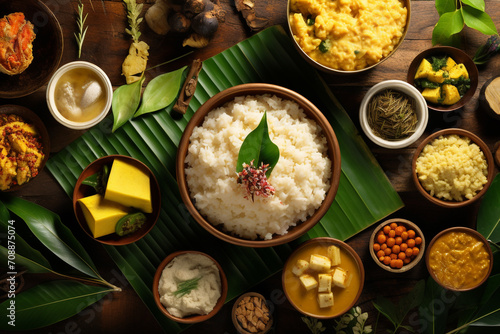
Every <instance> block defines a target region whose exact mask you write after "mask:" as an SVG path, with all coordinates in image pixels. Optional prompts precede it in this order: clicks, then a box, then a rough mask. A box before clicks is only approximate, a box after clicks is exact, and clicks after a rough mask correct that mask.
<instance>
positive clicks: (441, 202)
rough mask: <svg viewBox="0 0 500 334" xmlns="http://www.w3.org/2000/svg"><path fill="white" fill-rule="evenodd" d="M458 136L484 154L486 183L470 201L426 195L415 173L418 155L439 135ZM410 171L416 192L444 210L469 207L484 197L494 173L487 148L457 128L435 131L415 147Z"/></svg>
mask: <svg viewBox="0 0 500 334" xmlns="http://www.w3.org/2000/svg"><path fill="white" fill-rule="evenodd" d="M453 134H455V135H459V136H462V137H469V138H470V139H471V141H472V142H473V143H475V144H477V145H478V146H479V148H480V149H481V151H483V153H484V157H485V159H486V162H487V163H488V176H487V179H488V182H487V183H486V184H485V185H484V186H483V189H482V190H481V191H479V192H478V193H477V194H476V196H474V197H473V198H472V199H466V200H464V201H461V202H459V201H447V200H443V199H439V198H437V197H434V196H431V194H430V193H428V192H427V191H426V190H425V189H424V187H423V186H422V184H421V183H420V181H419V180H418V175H417V172H416V164H417V158H418V157H419V156H420V153H421V152H422V150H423V149H424V147H425V145H427V144H429V143H430V142H431V141H432V140H433V139H435V138H437V137H439V136H441V135H453ZM411 169H412V177H413V182H414V183H415V186H416V187H417V189H418V191H419V192H420V193H421V194H422V195H423V196H424V197H425V198H426V199H428V200H429V201H430V202H432V203H434V204H437V205H439V206H442V207H445V208H459V207H463V206H466V205H469V204H471V203H474V202H475V201H477V200H478V199H479V198H481V196H483V195H484V193H485V192H486V190H488V187H489V186H490V184H491V182H492V181H493V176H494V171H495V163H494V160H493V155H492V154H491V151H490V150H489V148H488V146H487V145H486V144H485V142H483V141H482V140H481V139H480V138H479V137H478V136H476V135H475V134H473V133H472V132H470V131H467V130H463V129H457V128H451V129H444V130H441V131H437V132H435V133H433V134H431V135H430V136H428V137H427V138H425V139H424V140H423V141H422V142H421V143H420V145H419V146H418V147H417V149H416V151H415V153H414V154H413V159H412V163H411Z"/></svg>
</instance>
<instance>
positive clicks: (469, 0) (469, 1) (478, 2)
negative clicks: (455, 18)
mask: <svg viewBox="0 0 500 334" xmlns="http://www.w3.org/2000/svg"><path fill="white" fill-rule="evenodd" d="M461 1H462V2H463V3H464V4H466V5H469V6H471V7H473V8H475V9H477V10H480V11H482V12H484V10H485V9H486V5H485V3H484V0H461Z"/></svg>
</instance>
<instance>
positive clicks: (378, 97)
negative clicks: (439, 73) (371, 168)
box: [359, 80, 428, 149]
mask: <svg viewBox="0 0 500 334" xmlns="http://www.w3.org/2000/svg"><path fill="white" fill-rule="evenodd" d="M427 121H428V110H427V102H426V101H425V99H424V98H423V96H422V94H420V92H419V91H418V90H417V89H416V88H415V87H413V86H412V85H410V84H408V83H406V82H404V81H400V80H386V81H382V82H380V83H378V84H376V85H375V86H373V87H372V88H370V89H369V90H368V92H367V93H366V95H365V96H364V98H363V100H362V101H361V106H360V108H359V122H360V124H361V128H362V129H363V131H364V133H365V135H366V136H367V137H368V138H369V139H370V140H371V141H372V142H374V143H375V144H377V145H379V146H382V147H385V148H391V149H398V148H403V147H407V146H409V145H411V144H413V143H414V142H415V141H416V140H417V139H418V138H420V136H421V135H422V134H423V133H424V130H425V128H426V126H427Z"/></svg>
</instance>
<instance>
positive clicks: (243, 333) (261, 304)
mask: <svg viewBox="0 0 500 334" xmlns="http://www.w3.org/2000/svg"><path fill="white" fill-rule="evenodd" d="M254 300H256V301H257V303H255V302H254ZM246 303H250V304H252V306H253V307H258V308H259V309H260V310H262V311H263V313H265V312H267V313H266V314H268V316H267V315H266V317H267V318H266V319H264V321H266V320H267V322H265V323H264V321H261V322H262V327H263V328H257V331H251V330H250V328H248V326H246V328H244V327H243V326H245V325H244V324H242V322H241V321H240V320H239V319H240V315H241V314H242V313H239V312H240V311H238V309H239V308H240V310H242V309H243V305H244V304H246ZM266 308H267V311H266ZM248 309H249V308H246V310H248ZM251 312H255V309H252V310H251ZM259 316H261V317H263V316H262V315H260V314H257V317H259ZM231 318H232V320H233V324H234V327H235V328H236V330H237V331H238V333H240V334H252V333H253V334H265V333H267V332H269V330H270V329H271V326H272V325H273V317H272V315H271V313H270V309H269V306H268V305H267V302H266V298H264V296H262V295H261V294H259V293H257V292H247V293H244V294H242V295H241V296H240V297H239V298H238V299H237V300H236V301H235V302H234V305H233V310H232V313H231ZM243 321H246V319H245V320H243ZM257 323H258V322H257ZM250 325H252V324H250Z"/></svg>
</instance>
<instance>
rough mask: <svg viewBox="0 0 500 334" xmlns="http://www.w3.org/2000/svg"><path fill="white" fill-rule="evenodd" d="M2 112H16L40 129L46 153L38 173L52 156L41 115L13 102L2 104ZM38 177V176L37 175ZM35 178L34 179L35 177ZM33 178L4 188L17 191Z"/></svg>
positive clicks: (8, 113)
mask: <svg viewBox="0 0 500 334" xmlns="http://www.w3.org/2000/svg"><path fill="white" fill-rule="evenodd" d="M0 114H7V115H10V114H14V115H18V116H20V117H22V118H23V119H24V121H25V122H26V123H29V124H33V125H34V126H35V128H36V129H37V130H38V132H39V134H40V137H41V142H42V146H43V147H42V151H43V154H44V155H45V157H44V159H43V160H42V163H41V165H40V167H39V168H38V173H39V174H40V172H41V171H42V169H43V167H44V166H45V163H46V162H47V160H49V156H50V137H49V133H48V132H47V129H46V128H45V125H44V124H43V122H42V120H41V119H40V117H38V116H37V115H36V114H35V113H34V112H33V111H31V110H30V109H28V108H26V107H22V106H17V105H13V104H7V105H3V106H0ZM35 178H36V177H35ZM35 178H33V179H35ZM33 179H31V180H30V181H28V182H26V183H24V184H22V185H15V186H12V187H11V188H10V189H7V190H4V191H5V192H10V191H16V190H19V189H21V188H23V187H25V186H26V185H28V184H30V183H31V182H33Z"/></svg>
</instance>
